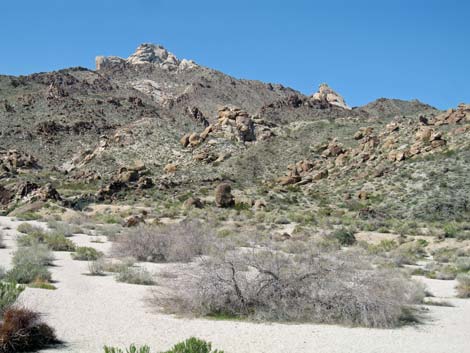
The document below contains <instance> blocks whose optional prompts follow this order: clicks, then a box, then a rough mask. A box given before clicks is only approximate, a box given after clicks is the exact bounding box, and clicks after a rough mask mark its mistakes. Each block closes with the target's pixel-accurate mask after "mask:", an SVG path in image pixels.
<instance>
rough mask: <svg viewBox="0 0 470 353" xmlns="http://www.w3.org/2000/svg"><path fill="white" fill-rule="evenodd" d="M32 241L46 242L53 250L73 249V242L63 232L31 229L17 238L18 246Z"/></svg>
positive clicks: (30, 243) (28, 244) (32, 242)
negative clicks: (31, 230) (30, 231)
mask: <svg viewBox="0 0 470 353" xmlns="http://www.w3.org/2000/svg"><path fill="white" fill-rule="evenodd" d="M34 243H42V244H47V246H48V247H49V248H50V249H51V250H54V251H74V250H75V244H74V243H73V242H72V241H71V240H70V239H67V238H66V237H65V236H64V235H63V234H61V233H57V232H43V231H42V230H41V231H33V232H32V233H28V234H25V235H23V236H22V237H20V238H19V239H18V244H19V245H20V246H31V245H32V244H34Z"/></svg>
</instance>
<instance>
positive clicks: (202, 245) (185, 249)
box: [112, 221, 213, 262]
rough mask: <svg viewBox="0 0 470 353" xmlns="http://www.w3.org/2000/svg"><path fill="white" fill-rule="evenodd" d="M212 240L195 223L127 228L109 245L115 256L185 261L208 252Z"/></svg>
mask: <svg viewBox="0 0 470 353" xmlns="http://www.w3.org/2000/svg"><path fill="white" fill-rule="evenodd" d="M212 238H213V235H212V232H211V231H210V230H209V228H208V227H206V226H204V225H203V224H202V223H200V222H197V221H184V222H181V223H178V224H172V225H167V226H159V227H150V226H140V227H136V228H130V229H129V230H128V231H127V232H126V233H125V234H124V235H122V236H121V237H119V239H118V241H117V242H115V243H114V244H113V247H112V252H113V254H114V255H116V256H119V257H122V256H124V257H129V256H130V257H134V258H135V259H137V260H138V261H151V262H189V261H191V260H192V259H193V258H194V257H195V256H198V255H203V254H206V253H207V252H208V249H209V247H210V244H211V241H210V240H211V239H212Z"/></svg>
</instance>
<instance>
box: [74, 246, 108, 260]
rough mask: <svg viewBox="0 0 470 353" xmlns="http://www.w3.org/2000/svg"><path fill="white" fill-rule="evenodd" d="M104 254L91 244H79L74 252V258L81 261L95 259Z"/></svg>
mask: <svg viewBox="0 0 470 353" xmlns="http://www.w3.org/2000/svg"><path fill="white" fill-rule="evenodd" d="M102 256H103V253H102V252H101V251H98V250H96V249H95V248H92V247H89V246H79V247H77V248H76V249H75V252H74V253H72V258H73V259H74V260H79V261H95V260H98V259H99V258H100V257H102Z"/></svg>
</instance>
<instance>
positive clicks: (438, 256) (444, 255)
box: [432, 248, 457, 262]
mask: <svg viewBox="0 0 470 353" xmlns="http://www.w3.org/2000/svg"><path fill="white" fill-rule="evenodd" d="M456 252H457V249H454V248H440V249H436V250H434V251H433V252H432V256H433V258H434V260H436V261H438V262H451V261H453V258H454V257H455V255H456Z"/></svg>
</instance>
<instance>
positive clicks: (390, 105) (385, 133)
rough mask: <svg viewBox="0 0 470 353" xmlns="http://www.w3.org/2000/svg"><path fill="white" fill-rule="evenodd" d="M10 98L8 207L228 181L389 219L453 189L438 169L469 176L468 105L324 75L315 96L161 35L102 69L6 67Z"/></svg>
mask: <svg viewBox="0 0 470 353" xmlns="http://www.w3.org/2000/svg"><path fill="white" fill-rule="evenodd" d="M0 103H1V105H0V136H1V139H2V146H1V149H0V165H1V170H0V201H1V203H2V208H3V209H4V210H5V211H6V212H8V211H9V210H12V209H13V208H15V207H17V206H18V205H21V204H22V203H24V202H25V201H26V200H34V199H38V198H40V199H47V198H54V199H58V200H59V199H60V200H62V202H64V204H68V205H71V206H74V205H77V202H78V203H80V202H85V203H86V202H94V201H104V200H106V201H107V202H108V201H111V200H119V199H126V198H127V197H130V195H133V196H135V195H144V196H145V195H146V196H145V197H150V198H155V197H157V196H156V195H157V194H158V193H160V194H159V195H160V196H159V197H161V195H162V194H161V193H163V194H164V195H167V196H165V197H170V196H169V195H173V196H174V195H180V194H184V193H186V194H187V193H188V192H190V193H191V194H198V193H200V192H201V189H206V188H213V187H215V185H216V184H217V183H219V182H220V181H222V180H225V181H229V182H230V183H231V184H232V185H233V186H234V187H235V188H238V189H239V190H243V191H242V193H244V194H246V195H252V196H253V195H255V196H256V195H257V196H256V197H260V195H263V194H264V198H266V195H268V196H269V195H270V192H271V191H272V190H277V191H276V192H281V193H282V192H283V190H284V191H285V190H293V188H294V189H296V190H298V191H299V192H300V193H301V194H302V195H303V197H302V198H299V200H298V202H299V204H302V203H306V204H308V205H310V206H312V205H314V204H316V203H317V201H318V200H317V201H315V200H314V198H315V197H318V195H319V194H321V199H322V200H323V199H327V200H328V203H329V204H331V205H332V206H333V205H334V207H355V206H351V205H353V204H355V203H356V202H361V203H363V204H364V205H367V206H364V205H363V206H364V207H362V208H361V209H365V208H368V209H373V211H374V212H375V214H381V215H382V214H390V213H393V212H395V211H394V207H395V206H396V207H398V208H397V210H396V212H397V213H398V210H399V209H400V207H405V206H404V205H407V204H408V203H410V204H412V207H414V209H416V210H417V211H416V213H417V214H419V213H420V212H421V214H425V213H426V212H425V210H426V207H431V206H429V205H428V204H427V203H429V202H428V201H429V200H430V199H434V198H436V197H441V199H442V198H443V197H444V198H449V197H450V196H449V194H450V193H451V189H448V190H447V189H445V188H444V187H439V188H438V189H436V188H435V187H431V186H430V185H429V183H431V181H433V182H434V180H435V178H436V175H438V174H439V172H438V171H437V170H439V168H440V167H442V166H446V167H442V168H448V169H449V168H450V169H451V170H452V169H456V168H457V166H459V168H460V167H461V170H460V169H459V172H458V173H454V174H453V177H455V180H454V181H453V183H458V182H460V183H461V184H462V185H463V184H465V183H466V182H465V181H464V180H460V178H461V177H460V175H462V179H463V178H464V177H463V173H464V172H466V166H465V163H461V158H463V159H465V158H466V153H467V152H466V151H467V147H468V146H467V142H466V135H467V133H468V130H469V129H468V126H467V125H468V123H470V113H469V107H468V106H467V105H461V106H459V107H458V108H457V109H455V110H449V111H448V112H445V113H443V112H440V111H438V110H436V109H435V108H433V107H431V106H429V105H426V104H423V103H421V102H419V101H402V100H396V99H384V98H381V99H378V100H376V101H374V102H372V103H369V104H367V105H365V106H363V107H352V108H351V107H350V106H349V105H348V104H347V102H346V100H345V99H344V98H343V97H342V96H341V95H340V94H338V93H337V92H335V91H334V90H333V89H332V88H330V87H329V86H328V85H326V84H322V85H320V87H319V89H318V91H317V92H315V93H313V94H312V95H310V96H307V95H303V94H301V93H300V92H297V91H295V90H293V89H290V88H287V87H284V86H282V85H279V84H269V83H262V82H258V81H250V80H240V79H236V78H233V77H231V76H228V75H225V74H223V73H221V72H219V71H216V70H212V69H210V68H206V67H203V66H201V65H199V64H197V63H195V62H194V61H191V60H186V59H181V60H180V59H178V58H177V57H176V56H175V55H174V54H172V53H170V52H169V51H167V50H166V49H165V48H163V47H162V46H158V45H153V44H142V45H140V46H139V47H138V48H137V50H136V52H135V53H133V54H132V55H130V56H129V57H128V58H127V59H125V58H119V57H97V58H96V71H91V70H88V69H84V68H71V69H65V70H60V71H57V72H50V73H38V74H33V75H29V76H20V77H12V76H0ZM434 160H439V163H440V164H439V166H431V165H432V163H433V162H432V161H434ZM403 173H408V174H409V175H410V178H411V179H410V182H409V184H406V182H405V179H403V176H402V174H403ZM443 173H444V172H443ZM397 178H398V179H399V178H401V179H400V181H399V183H398V185H396V184H394V183H395V182H397V180H398V179H397ZM415 178H417V179H418V182H417V181H416V180H415ZM465 185H466V184H465ZM269 190H271V191H269ZM419 190H421V192H419ZM436 190H437V191H436ZM57 191H58V192H57ZM136 192H137V194H136ZM266 193H267V194H266ZM312 195H314V196H312ZM315 195H316V196H315ZM268 198H269V197H268ZM312 198H313V199H312ZM400 198H402V203H401V206H400V205H398V204H397V203H396V202H394V201H396V200H399V199H400ZM86 200H88V201H86ZM377 200H380V202H378V201H377ZM389 201H390V202H389ZM392 201H393V202H392ZM374 202H378V203H377V204H374V205H372V203H374ZM462 202H463V203H464V204H465V202H466V201H465V200H463V201H462ZM392 203H393V205H392ZM341 204H342V206H341ZM344 205H346V206H344ZM399 206H400V207H399ZM441 206H442V205H441ZM441 206H439V205H438V206H436V207H438V208H439V207H441ZM442 207H447V208H448V207H453V206H449V205H447V206H442ZM442 207H441V208H440V209H442ZM462 207H463V206H462ZM447 208H446V209H447ZM461 209H462V208H460V210H461ZM464 209H465V207H464ZM363 212H365V211H363ZM459 212H460V211H459ZM465 212H466V211H465Z"/></svg>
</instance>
